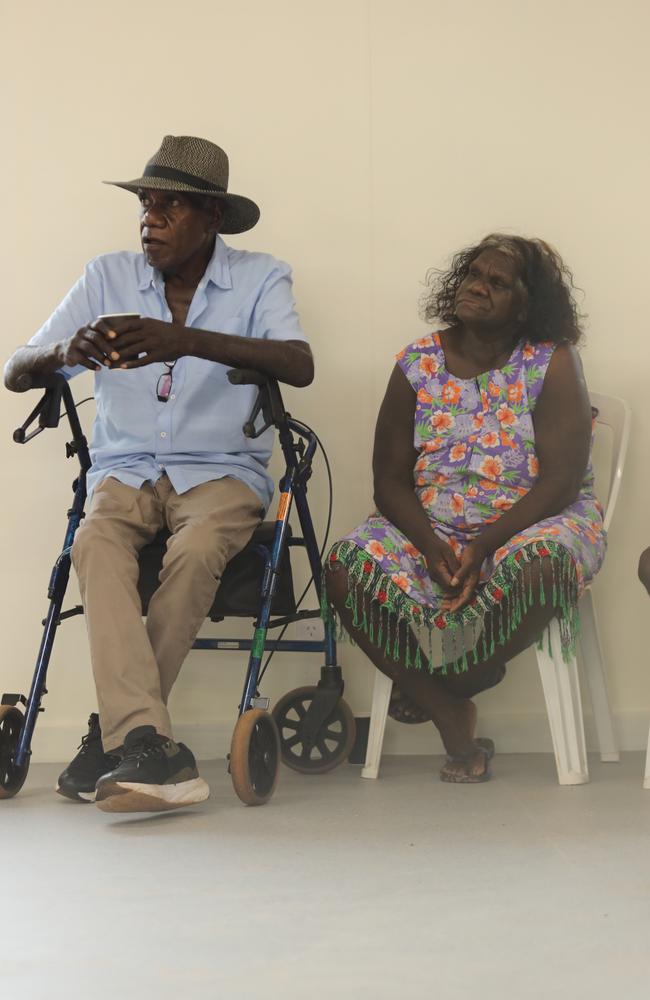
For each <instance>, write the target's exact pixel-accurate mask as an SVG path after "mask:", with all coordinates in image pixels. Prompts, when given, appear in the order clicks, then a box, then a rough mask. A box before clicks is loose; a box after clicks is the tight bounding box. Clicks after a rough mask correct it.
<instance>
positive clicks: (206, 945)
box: [0, 754, 650, 1000]
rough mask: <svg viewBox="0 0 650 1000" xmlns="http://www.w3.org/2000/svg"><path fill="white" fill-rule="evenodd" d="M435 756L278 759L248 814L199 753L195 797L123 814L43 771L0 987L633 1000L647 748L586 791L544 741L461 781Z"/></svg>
mask: <svg viewBox="0 0 650 1000" xmlns="http://www.w3.org/2000/svg"><path fill="white" fill-rule="evenodd" d="M437 763H439V762H438V761H436V760H433V759H431V758H426V757H392V758H391V757H388V758H385V761H384V765H383V771H382V776H381V778H380V779H379V780H378V781H375V782H373V781H364V780H362V779H361V778H360V777H359V769H358V768H356V767H353V766H351V765H344V766H343V767H342V768H339V769H338V770H337V771H335V772H334V773H333V774H331V775H328V776H325V777H319V778H305V777H302V776H300V775H297V774H294V773H292V772H290V771H288V770H286V769H283V772H282V777H281V783H280V785H279V787H278V790H277V792H276V794H275V797H274V798H273V799H272V801H271V802H270V803H269V804H267V805H266V806H264V807H261V808H257V809H251V808H246V807H244V806H242V805H240V804H239V801H238V800H237V799H236V798H235V795H234V792H233V791H232V788H231V785H230V779H229V778H228V777H227V775H226V774H225V773H224V766H223V763H221V762H211V763H208V764H205V765H204V766H203V768H202V773H203V774H204V776H205V777H206V778H207V779H208V781H209V782H210V784H211V787H212V798H211V799H210V801H209V802H208V803H206V804H205V805H204V806H203V807H197V808H196V809H195V810H193V811H191V812H184V813H183V812H179V813H167V814H165V815H159V816H146V817H142V816H137V817H134V816H131V817H125V818H121V819H120V818H116V817H114V816H113V817H111V816H107V815H105V814H103V813H101V812H99V811H98V810H97V809H96V808H95V807H94V806H81V805H75V804H74V803H69V802H67V801H65V800H63V799H61V798H60V797H59V796H57V795H54V794H53V793H52V792H51V787H52V784H53V781H54V779H55V777H56V774H57V773H58V770H59V768H58V767H56V766H54V765H45V764H42V765H35V766H34V767H33V768H32V770H31V772H30V774H29V777H28V781H27V784H26V786H25V788H24V789H23V791H22V792H21V793H20V795H19V796H18V797H17V798H16V799H14V800H11V801H8V802H2V803H0V846H1V848H2V860H3V872H2V888H3V891H2V903H1V907H0V913H1V916H0V921H1V931H2V933H1V934H0V959H1V966H0V967H1V969H2V989H1V991H0V995H1V996H3V997H5V996H6V997H11V998H12V1000H13V998H16V1000H23V998H30V1000H40V998H44V1000H45V998H48V1000H49V998H59V997H61V998H66V1000H68V998H70V1000H76V998H77V997H79V998H82V997H83V998H85V997H92V998H99V1000H103V998H104V997H106V998H108V997H111V998H113V997H114V998H126V1000H130V998H139V1000H149V998H152V1000H153V998H156V1000H166V998H171V997H181V996H183V997H187V998H190V1000H193V998H204V997H206V998H208V997H209V998H227V1000H230V998H255V1000H257V998H260V1000H261V998H276V997H278V998H286V1000H293V998H301V1000H302V998H309V1000H321V998H322V1000H335V998H346V1000H347V998H354V1000H356V998H364V1000H365V998H368V1000H377V998H381V1000H383V998H391V1000H392V998H398V1000H409V998H412V997H432V998H436V1000H447V998H454V1000H455V998H463V1000H464V998H477V1000H492V998H497V997H498V998H508V1000H510V998H512V1000H520V998H526V1000H528V998H544V1000H546V998H554V1000H564V998H569V997H570V998H579V1000H582V998H585V1000H587V998H590V1000H599V998H606V997H607V998H611V997H612V996H613V995H614V994H615V993H616V994H618V995H619V996H620V997H622V998H625V1000H637V998H638V1000H641V998H643V1000H647V998H648V997H650V836H649V835H650V792H643V791H642V788H641V774H642V766H643V761H642V755H641V754H625V755H624V759H623V761H622V763H621V764H619V765H614V764H609V765H604V764H601V763H600V762H599V761H598V760H597V759H596V758H592V760H591V762H590V766H591V770H592V782H591V784H590V785H587V786H582V787H578V788H559V787H558V786H557V784H556V782H555V774H554V767H553V761H552V758H551V757H550V756H545V755H516V756H514V755H513V756H498V757H497V758H496V760H495V777H494V780H493V781H492V782H490V783H488V784H486V785H482V786H474V787H463V786H454V785H443V784H441V783H439V782H438V781H436V780H434V774H435V770H434V769H435V765H436V764H437Z"/></svg>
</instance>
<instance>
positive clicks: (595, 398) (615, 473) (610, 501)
mask: <svg viewBox="0 0 650 1000" xmlns="http://www.w3.org/2000/svg"><path fill="white" fill-rule="evenodd" d="M589 398H590V399H591V405H592V406H593V407H594V408H595V409H596V410H598V416H597V417H596V424H602V425H604V426H605V427H609V429H610V431H611V433H612V454H611V461H610V469H609V479H608V483H607V486H608V490H607V496H606V497H602V498H601V500H602V501H603V506H604V508H605V530H607V529H608V528H609V526H610V524H611V521H612V517H613V514H614V507H615V506H616V501H617V499H618V491H619V489H620V486H621V479H622V478H623V469H624V467H625V457H626V455H627V446H628V442H629V439H630V423H631V420H632V411H631V410H630V407H629V406H628V405H627V403H626V402H625V400H624V399H619V397H618V396H605V395H603V394H601V393H600V392H590V393H589Z"/></svg>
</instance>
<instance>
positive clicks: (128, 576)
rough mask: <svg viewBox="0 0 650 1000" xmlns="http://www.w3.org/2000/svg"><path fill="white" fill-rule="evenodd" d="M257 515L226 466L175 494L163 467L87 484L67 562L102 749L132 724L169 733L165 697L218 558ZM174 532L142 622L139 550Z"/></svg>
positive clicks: (199, 618)
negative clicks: (223, 472)
mask: <svg viewBox="0 0 650 1000" xmlns="http://www.w3.org/2000/svg"><path fill="white" fill-rule="evenodd" d="M262 516H263V510H262V505H261V501H260V499H259V497H258V496H256V494H255V493H254V492H253V491H252V490H251V489H250V488H249V487H248V486H246V485H245V484H244V483H242V482H240V481H239V480H238V479H234V478H232V477H230V476H227V477H225V478H223V479H216V480H213V481H211V482H208V483H202V484H201V485H200V486H195V487H194V488H193V489H190V490H188V491H187V492H186V493H181V494H178V493H176V491H175V490H174V488H173V487H172V485H171V483H170V481H169V479H168V478H167V476H166V475H163V476H161V478H160V479H159V480H158V482H157V483H155V485H151V483H145V484H144V485H143V486H142V487H141V488H140V489H139V490H138V489H134V488H133V487H132V486H126V485H125V484H124V483H120V482H119V481H118V480H117V479H114V478H112V477H109V478H107V479H105V480H104V481H103V482H101V483H100V484H99V486H98V487H97V488H96V489H95V492H94V495H93V499H92V504H91V507H90V511H89V513H88V514H87V516H86V518H85V520H84V521H83V523H82V525H81V527H80V528H79V530H78V531H77V534H76V537H75V541H74V545H73V547H72V562H73V564H74V567H75V569H76V571H77V575H78V577H79V586H80V589H81V598H82V601H83V605H84V610H85V613H86V625H87V629H88V637H89V641H90V655H91V659H92V666H93V673H94V676H95V684H96V687H97V700H98V707H99V719H100V725H101V729H102V740H103V744H104V750H105V751H109V750H114V749H115V748H116V747H119V746H121V745H122V743H123V742H124V737H125V736H126V734H127V733H128V732H129V731H130V730H131V729H133V728H135V727H136V726H143V725H152V726H155V728H156V731H157V732H159V733H161V734H162V735H164V736H171V735H172V729H171V722H170V718H169V713H168V711H167V699H168V697H169V692H170V691H171V689H172V685H173V684H174V681H175V680H176V677H177V676H178V672H179V670H180V668H181V665H182V663H183V660H184V659H185V657H186V656H187V654H188V652H189V650H190V649H191V647H192V643H193V642H194V639H195V638H196V634H197V632H198V630H199V628H200V627H201V625H202V623H203V621H204V619H205V617H206V615H207V613H208V611H209V610H210V607H211V604H212V601H213V600H214V595H215V593H216V590H217V587H218V586H219V582H220V580H221V575H222V573H223V571H224V569H225V566H226V564H227V563H228V561H229V560H230V559H232V558H233V556H235V555H236V554H237V553H238V552H240V551H241V549H243V548H244V546H245V545H246V543H247V542H248V541H249V539H250V537H251V535H252V534H253V531H254V530H255V528H256V527H257V525H258V524H259V523H260V521H261V519H262ZM163 527H167V528H169V530H170V531H171V532H172V534H171V537H170V538H169V541H168V543H167V551H166V553H165V557H164V559H163V565H162V569H161V572H160V585H159V587H158V589H157V591H156V593H155V594H154V596H153V597H152V599H151V602H150V604H149V612H148V616H147V621H146V624H145V623H144V622H143V620H142V605H141V602H140V597H139V595H138V587H137V584H138V552H139V551H140V549H141V548H142V547H143V546H144V545H146V544H147V543H148V542H150V541H152V539H153V538H154V537H155V535H156V534H157V533H158V531H159V530H160V529H161V528H163Z"/></svg>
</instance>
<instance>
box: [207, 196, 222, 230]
mask: <svg viewBox="0 0 650 1000" xmlns="http://www.w3.org/2000/svg"><path fill="white" fill-rule="evenodd" d="M210 202H211V204H210V206H209V210H210V229H211V230H212V231H213V232H215V233H218V232H219V230H220V229H221V223H222V221H223V209H222V207H221V205H220V204H219V202H218V201H217V199H216V198H211V199H210Z"/></svg>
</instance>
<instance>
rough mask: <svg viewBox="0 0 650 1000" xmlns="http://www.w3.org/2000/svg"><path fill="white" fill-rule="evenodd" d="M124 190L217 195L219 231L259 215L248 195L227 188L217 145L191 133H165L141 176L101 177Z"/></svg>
mask: <svg viewBox="0 0 650 1000" xmlns="http://www.w3.org/2000/svg"><path fill="white" fill-rule="evenodd" d="M103 183H104V184H114V185H115V186H116V187H121V188H125V189H126V190H127V191H136V192H137V191H138V189H139V188H150V189H152V190H155V191H184V192H187V193H188V194H204V195H210V196H212V197H214V198H218V199H219V204H220V206H221V208H222V210H223V219H222V222H221V225H220V227H219V231H220V232H222V233H245V232H246V230H247V229H252V228H253V226H254V225H255V223H256V222H257V220H258V219H259V217H260V210H259V208H258V207H257V205H256V204H255V202H254V201H251V200H250V198H244V197H243V195H240V194H230V193H229V192H228V157H227V156H226V154H225V152H224V151H223V149H221V147H220V146H216V145H215V144H214V143H213V142H208V140H207V139H198V138H196V137H195V136H193V135H166V136H165V138H164V139H163V141H162V145H161V147H160V149H159V150H158V151H157V152H156V153H154V155H153V156H152V157H151V159H150V160H149V162H148V163H147V165H146V167H145V168H144V172H143V174H142V177H138V178H136V179H135V180H132V181H104V182H103Z"/></svg>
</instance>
